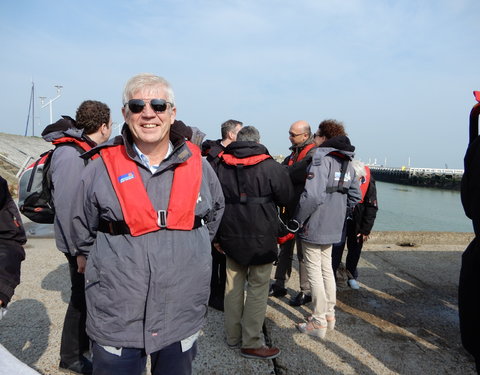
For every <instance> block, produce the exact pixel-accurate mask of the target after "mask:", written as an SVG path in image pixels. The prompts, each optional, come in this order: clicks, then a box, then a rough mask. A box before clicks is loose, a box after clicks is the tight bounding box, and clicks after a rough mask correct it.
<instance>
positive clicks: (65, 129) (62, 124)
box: [42, 116, 83, 142]
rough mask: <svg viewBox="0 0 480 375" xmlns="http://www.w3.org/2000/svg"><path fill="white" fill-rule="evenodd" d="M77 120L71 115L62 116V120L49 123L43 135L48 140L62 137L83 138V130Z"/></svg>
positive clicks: (51, 140)
mask: <svg viewBox="0 0 480 375" xmlns="http://www.w3.org/2000/svg"><path fill="white" fill-rule="evenodd" d="M75 125H76V123H75V120H74V119H73V118H71V117H70V116H62V118H61V119H60V120H58V121H57V122H54V123H53V124H50V125H48V126H47V127H46V128H45V129H44V130H43V132H42V137H43V139H44V140H46V141H47V142H53V141H54V140H56V139H58V138H62V137H65V136H66V137H72V138H78V139H81V138H82V134H83V130H82V129H78V128H77V127H76V126H75Z"/></svg>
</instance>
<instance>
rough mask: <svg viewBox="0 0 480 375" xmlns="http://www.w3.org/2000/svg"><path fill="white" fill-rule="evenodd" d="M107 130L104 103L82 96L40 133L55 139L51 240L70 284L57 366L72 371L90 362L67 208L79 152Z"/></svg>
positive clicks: (79, 262) (80, 260) (88, 367)
mask: <svg viewBox="0 0 480 375" xmlns="http://www.w3.org/2000/svg"><path fill="white" fill-rule="evenodd" d="M111 132H112V120H111V118H110V108H108V106H107V105H106V104H104V103H101V102H99V101H95V100H87V101H84V102H83V103H81V104H80V106H79V107H78V109H77V114H76V121H74V120H73V119H72V118H70V117H68V116H64V117H63V118H62V119H61V120H58V121H57V122H56V123H54V124H51V125H49V126H47V127H46V128H45V130H44V131H43V133H42V136H43V138H44V139H45V140H46V141H48V142H52V143H53V144H54V145H56V149H55V151H54V152H53V154H52V161H51V166H50V173H51V177H52V185H53V189H52V197H53V203H54V205H55V221H54V230H55V242H56V245H57V248H58V249H59V250H60V251H61V252H63V253H64V254H65V257H66V258H67V260H68V264H69V270H70V280H71V285H72V286H71V296H70V302H69V304H68V308H67V312H66V314H65V321H64V323H63V330H62V340H61V344H60V369H64V370H68V371H71V372H74V373H78V374H91V373H92V364H91V362H90V361H89V360H88V359H87V358H86V357H85V356H84V353H85V352H88V350H89V348H90V344H89V340H88V336H87V334H86V332H85V320H86V315H87V310H86V304H85V291H84V288H85V278H84V276H83V273H81V272H79V269H80V271H81V270H82V268H83V264H84V263H85V258H84V257H83V256H82V255H79V254H78V253H77V251H76V250H75V247H74V246H73V244H72V239H71V235H70V223H71V218H70V208H71V206H72V204H73V202H74V201H76V200H77V199H78V197H77V195H76V189H77V186H78V184H79V183H80V175H81V173H82V171H83V169H84V168H85V165H86V162H85V160H83V159H82V158H80V155H81V154H83V153H84V152H86V151H88V150H90V149H91V148H92V147H95V146H96V145H97V144H100V143H103V142H105V141H106V140H108V138H109V137H110V134H111Z"/></svg>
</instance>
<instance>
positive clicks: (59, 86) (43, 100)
mask: <svg viewBox="0 0 480 375" xmlns="http://www.w3.org/2000/svg"><path fill="white" fill-rule="evenodd" d="M54 87H55V88H56V89H57V96H56V97H54V98H53V99H50V100H49V101H48V102H46V103H45V100H46V99H47V97H46V96H40V97H39V98H40V103H41V104H42V108H45V107H46V106H47V105H48V106H49V107H50V124H52V123H53V111H52V103H53V102H54V101H55V100H57V99H58V98H59V97H60V96H61V95H62V93H61V91H62V88H63V86H61V85H55V86H54Z"/></svg>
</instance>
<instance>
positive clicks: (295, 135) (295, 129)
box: [288, 123, 308, 146]
mask: <svg viewBox="0 0 480 375" xmlns="http://www.w3.org/2000/svg"><path fill="white" fill-rule="evenodd" d="M288 138H289V139H290V142H291V143H292V146H298V145H300V144H302V143H303V142H305V141H306V140H307V139H308V133H306V132H305V131H304V128H303V127H302V126H301V125H300V124H297V123H294V124H292V126H290V130H289V131H288Z"/></svg>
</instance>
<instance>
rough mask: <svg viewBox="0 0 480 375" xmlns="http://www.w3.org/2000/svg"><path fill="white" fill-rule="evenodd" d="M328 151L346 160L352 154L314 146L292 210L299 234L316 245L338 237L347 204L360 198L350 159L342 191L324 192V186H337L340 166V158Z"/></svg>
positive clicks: (332, 240) (325, 187)
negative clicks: (298, 226)
mask: <svg viewBox="0 0 480 375" xmlns="http://www.w3.org/2000/svg"><path fill="white" fill-rule="evenodd" d="M331 152H338V153H340V154H342V155H344V156H346V157H347V158H349V159H350V160H351V159H353V155H354V154H353V152H349V151H344V150H339V149H335V148H331V147H319V148H317V150H316V151H315V154H314V156H313V159H312V164H311V165H310V167H309V170H308V175H307V181H306V183H305V189H304V191H303V193H302V195H301V196H300V202H299V204H298V206H297V211H296V214H295V219H296V220H297V221H298V222H299V224H300V226H301V227H302V229H301V230H300V232H299V236H300V238H301V239H302V240H304V241H307V242H311V243H314V244H319V245H328V244H334V243H336V242H339V241H340V240H341V237H342V229H343V224H344V222H345V215H346V212H347V207H348V208H349V209H353V208H354V207H355V205H356V204H357V202H359V201H360V199H361V192H360V187H359V183H358V179H357V178H355V171H354V169H353V167H352V165H351V163H349V164H348V168H347V171H346V174H345V180H344V187H345V188H346V193H341V192H338V191H335V192H327V190H329V189H327V187H330V188H332V187H337V186H338V181H339V177H340V173H341V166H342V158H341V157H339V156H335V155H332V154H331ZM329 154H330V155H329Z"/></svg>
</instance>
